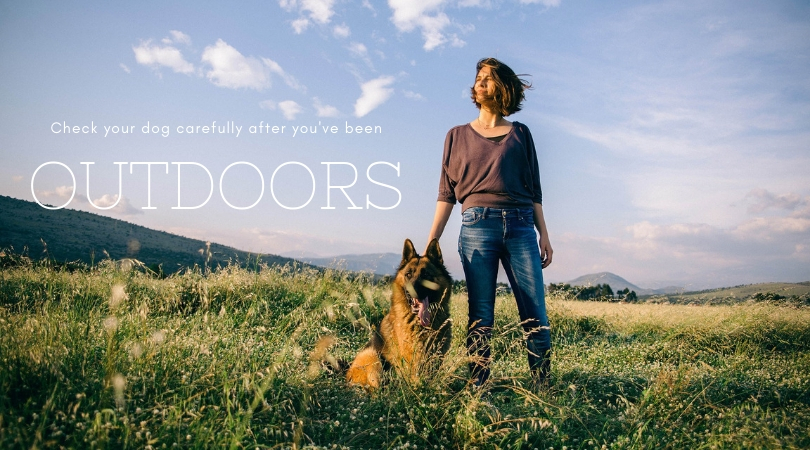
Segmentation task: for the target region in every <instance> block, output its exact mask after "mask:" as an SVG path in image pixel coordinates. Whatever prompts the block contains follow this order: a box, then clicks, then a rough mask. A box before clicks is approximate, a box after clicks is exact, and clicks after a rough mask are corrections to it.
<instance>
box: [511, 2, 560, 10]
mask: <svg viewBox="0 0 810 450" xmlns="http://www.w3.org/2000/svg"><path fill="white" fill-rule="evenodd" d="M520 3H522V4H524V5H530V4H534V3H539V4H541V5H543V6H545V7H548V8H551V7H557V6H560V3H561V0H520Z"/></svg>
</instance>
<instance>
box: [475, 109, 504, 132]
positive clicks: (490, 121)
mask: <svg viewBox="0 0 810 450" xmlns="http://www.w3.org/2000/svg"><path fill="white" fill-rule="evenodd" d="M477 120H478V124H479V125H481V128H484V129H487V130H488V129H490V128H495V127H497V126H500V125H504V123H503V122H504V120H503V116H502V115H500V114H497V113H493V112H492V111H490V110H488V109H485V108H481V111H480V112H479V113H478V119H477Z"/></svg>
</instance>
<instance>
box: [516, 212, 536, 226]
mask: <svg viewBox="0 0 810 450" xmlns="http://www.w3.org/2000/svg"><path fill="white" fill-rule="evenodd" d="M518 219H519V220H520V222H521V223H522V224H524V225H526V226H529V227H532V228H534V214H521V215H520V216H518Z"/></svg>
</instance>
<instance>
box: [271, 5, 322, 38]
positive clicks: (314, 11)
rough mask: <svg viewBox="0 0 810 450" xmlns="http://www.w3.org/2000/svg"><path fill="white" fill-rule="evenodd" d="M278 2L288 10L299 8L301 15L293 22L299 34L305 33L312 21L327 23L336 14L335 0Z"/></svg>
mask: <svg viewBox="0 0 810 450" xmlns="http://www.w3.org/2000/svg"><path fill="white" fill-rule="evenodd" d="M278 4H279V6H281V7H282V8H283V9H285V10H286V11H288V12H293V11H295V10H298V12H299V13H300V14H301V17H299V18H298V19H296V20H294V21H293V22H292V27H293V29H294V30H295V32H296V33H297V34H301V33H303V32H304V31H305V30H306V29H307V28H308V27H309V25H310V23H311V22H310V21H312V22H315V23H317V24H320V25H325V24H327V23H329V21H330V20H331V18H332V16H333V15H334V14H335V10H334V5H335V0H279V2H278ZM305 16H308V17H305Z"/></svg>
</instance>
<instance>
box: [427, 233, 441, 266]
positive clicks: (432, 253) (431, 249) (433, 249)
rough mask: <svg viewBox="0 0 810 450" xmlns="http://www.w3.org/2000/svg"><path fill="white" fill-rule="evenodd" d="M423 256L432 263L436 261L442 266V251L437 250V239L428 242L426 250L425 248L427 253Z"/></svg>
mask: <svg viewBox="0 0 810 450" xmlns="http://www.w3.org/2000/svg"><path fill="white" fill-rule="evenodd" d="M425 256H427V257H428V258H430V259H432V260H433V261H438V262H440V263H442V264H444V260H443V259H442V249H440V248H439V240H438V239H436V238H433V240H432V241H430V244H428V248H427V252H426V253H425Z"/></svg>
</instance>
